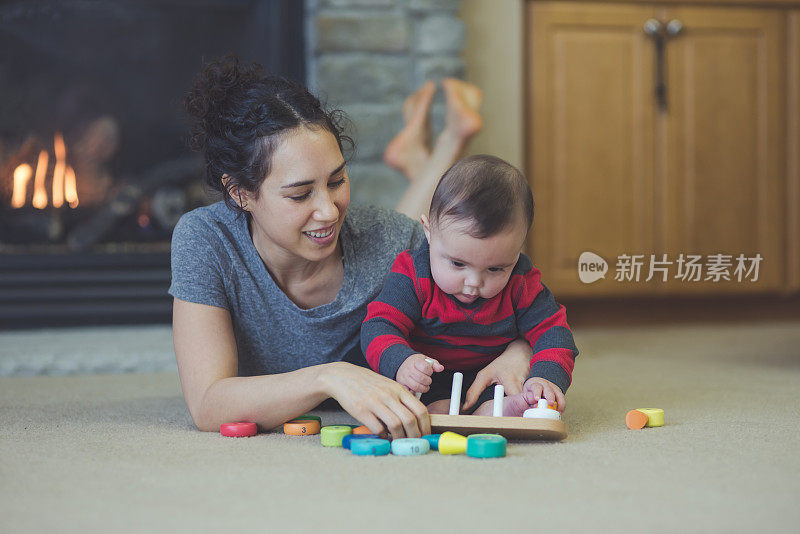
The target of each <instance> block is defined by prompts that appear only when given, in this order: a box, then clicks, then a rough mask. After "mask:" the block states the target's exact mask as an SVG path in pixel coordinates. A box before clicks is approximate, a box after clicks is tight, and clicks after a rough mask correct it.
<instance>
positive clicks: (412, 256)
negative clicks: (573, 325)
mask: <svg viewBox="0 0 800 534" xmlns="http://www.w3.org/2000/svg"><path fill="white" fill-rule="evenodd" d="M520 337H524V338H525V339H527V340H528V342H529V343H530V344H531V347H533V357H532V358H531V370H530V375H529V376H531V377H534V376H536V377H541V378H545V379H547V380H549V381H551V382H553V383H554V384H556V385H557V386H558V387H560V388H561V390H562V391H564V392H566V391H567V387H569V385H570V383H571V381H572V370H573V368H574V366H575V357H576V356H577V355H578V349H577V347H576V346H575V342H574V340H573V337H572V331H571V330H570V328H569V325H568V324H567V314H566V310H565V309H564V306H562V305H560V304H558V303H557V302H556V301H555V299H554V298H553V295H552V294H551V293H550V291H549V290H548V289H547V288H546V287H545V286H544V284H542V283H541V273H540V272H539V270H538V269H536V268H535V267H534V266H533V263H532V262H531V260H530V258H528V256H526V255H525V254H520V257H519V260H518V261H517V264H516V265H515V266H514V269H513V271H512V273H511V277H510V279H509V281H508V284H506V287H505V288H503V290H502V291H501V292H500V293H499V294H497V295H496V296H495V297H493V298H491V299H482V298H479V299H477V300H476V301H475V302H472V303H470V304H464V303H462V302H459V301H458V300H457V299H456V298H455V297H453V296H451V295H448V294H447V293H445V292H444V291H442V290H441V289H439V287H438V286H437V285H436V284H435V283H434V282H433V277H432V276H431V267H430V251H429V246H428V242H427V241H425V242H424V243H423V244H422V245H421V246H419V247H418V248H417V249H415V250H406V251H404V252H401V253H400V255H398V256H397V258H396V259H395V261H394V265H392V269H391V271H390V273H389V275H388V277H387V278H386V281H385V283H384V286H383V289H382V290H381V293H380V295H378V298H377V299H376V300H374V301H372V302H371V303H370V304H369V305H368V306H367V317H366V319H364V323H363V324H362V325H361V348H362V350H363V351H364V354H365V355H366V358H367V362H368V363H369V365H370V366H371V367H372V369H373V370H375V371H377V372H379V373H380V374H382V375H384V376H387V377H389V378H392V379H394V378H395V375H396V374H397V370H398V368H399V367H400V365H401V364H402V363H403V362H404V361H405V360H406V358H408V357H409V356H411V355H412V354H417V353H420V354H425V355H426V356H430V357H432V358H436V359H437V360H438V361H439V362H440V363H441V364H442V365H444V366H445V368H446V369H453V370H467V369H476V368H481V367H484V366H486V365H487V364H488V363H489V362H491V361H492V360H493V359H494V358H496V357H497V356H498V355H500V354H501V353H502V352H503V351H504V350H505V349H506V347H507V346H508V344H509V343H511V342H512V341H514V340H515V339H517V338H520Z"/></svg>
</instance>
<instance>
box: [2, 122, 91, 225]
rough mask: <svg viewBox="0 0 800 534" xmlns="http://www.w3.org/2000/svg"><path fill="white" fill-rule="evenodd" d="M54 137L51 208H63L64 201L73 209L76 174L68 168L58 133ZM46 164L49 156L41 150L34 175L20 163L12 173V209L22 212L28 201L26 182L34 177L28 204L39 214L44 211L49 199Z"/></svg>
mask: <svg viewBox="0 0 800 534" xmlns="http://www.w3.org/2000/svg"><path fill="white" fill-rule="evenodd" d="M54 137H55V138H54V140H53V152H54V153H55V156H56V162H55V166H54V168H53V179H52V184H53V196H52V202H53V207H54V208H60V207H62V206H63V205H64V201H66V202H67V204H69V207H70V208H76V207H78V187H77V179H76V177H75V170H74V169H73V168H72V167H70V166H69V165H67V147H66V145H65V144H64V137H63V136H62V135H61V133H60V132H56V134H55V136H54ZM49 162H50V154H48V152H47V151H46V150H42V151H41V152H39V158H38V161H37V162H36V171H35V172H34V170H33V169H32V168H31V166H30V165H28V164H27V163H23V164H22V165H19V166H17V168H16V169H14V183H13V189H12V191H11V207H12V208H21V207H23V206H25V200H26V199H27V197H28V182H30V180H31V177H33V198H32V200H31V205H32V206H33V207H34V208H36V209H40V210H43V209H45V208H46V207H47V203H48V197H47V189H46V187H45V179H46V177H47V166H48V163H49Z"/></svg>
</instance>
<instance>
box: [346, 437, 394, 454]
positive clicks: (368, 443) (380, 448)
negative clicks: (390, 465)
mask: <svg viewBox="0 0 800 534" xmlns="http://www.w3.org/2000/svg"><path fill="white" fill-rule="evenodd" d="M390 450H392V445H391V444H390V443H389V440H388V439H375V438H366V439H357V440H354V441H351V442H350V451H351V452H352V453H353V454H355V455H357V456H385V455H387V454H389V451H390Z"/></svg>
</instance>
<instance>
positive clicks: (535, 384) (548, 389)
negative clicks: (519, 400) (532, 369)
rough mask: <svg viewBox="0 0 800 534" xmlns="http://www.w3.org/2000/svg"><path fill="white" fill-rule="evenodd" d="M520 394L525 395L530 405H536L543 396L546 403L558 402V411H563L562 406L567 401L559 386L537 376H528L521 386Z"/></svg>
mask: <svg viewBox="0 0 800 534" xmlns="http://www.w3.org/2000/svg"><path fill="white" fill-rule="evenodd" d="M522 395H523V396H524V397H525V402H527V403H528V404H529V405H531V406H536V403H538V402H539V399H541V398H542V397H544V398H545V399H547V403H548V404H553V403H554V402H557V403H558V411H559V412H561V413H564V408H565V407H566V405H567V401H566V399H565V397H564V392H563V391H561V388H560V387H558V386H557V385H555V384H553V383H552V382H550V381H549V380H546V379H544V378H539V377H536V376H535V377H533V378H529V379H528V380H526V381H525V384H524V385H523V386H522Z"/></svg>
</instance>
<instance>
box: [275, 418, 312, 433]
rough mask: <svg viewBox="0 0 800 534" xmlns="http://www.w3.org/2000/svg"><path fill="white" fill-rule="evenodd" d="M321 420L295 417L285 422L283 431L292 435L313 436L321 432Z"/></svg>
mask: <svg viewBox="0 0 800 534" xmlns="http://www.w3.org/2000/svg"><path fill="white" fill-rule="evenodd" d="M319 428H320V427H319V421H317V420H315V419H294V420H292V421H289V422H288V423H284V424H283V433H284V434H289V435H290V436H312V435H314V434H319Z"/></svg>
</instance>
